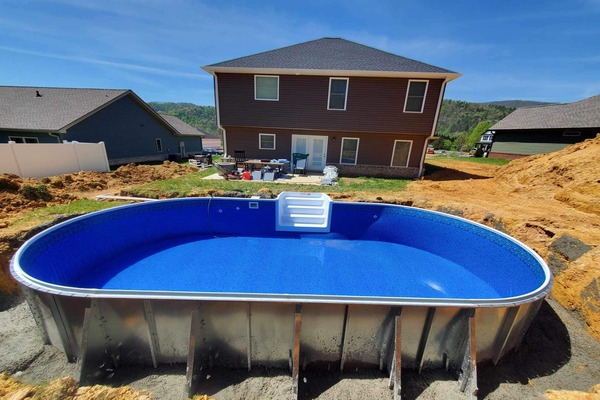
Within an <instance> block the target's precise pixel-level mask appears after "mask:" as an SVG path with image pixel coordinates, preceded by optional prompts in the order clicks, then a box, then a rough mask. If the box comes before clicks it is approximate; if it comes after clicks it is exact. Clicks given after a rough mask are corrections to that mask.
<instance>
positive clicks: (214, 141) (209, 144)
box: [202, 136, 223, 152]
mask: <svg viewBox="0 0 600 400" xmlns="http://www.w3.org/2000/svg"><path fill="white" fill-rule="evenodd" d="M202 147H203V148H204V149H215V150H217V151H219V152H222V151H223V140H221V138H220V137H212V136H204V137H203V138H202Z"/></svg>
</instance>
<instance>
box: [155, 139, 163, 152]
mask: <svg viewBox="0 0 600 400" xmlns="http://www.w3.org/2000/svg"><path fill="white" fill-rule="evenodd" d="M156 151H157V152H159V153H162V140H160V139H156Z"/></svg>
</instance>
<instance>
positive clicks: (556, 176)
mask: <svg viewBox="0 0 600 400" xmlns="http://www.w3.org/2000/svg"><path fill="white" fill-rule="evenodd" d="M496 176H497V178H496V179H497V180H503V181H505V182H506V183H508V184H510V185H511V186H513V188H515V189H517V188H518V189H519V190H526V191H538V192H540V191H543V192H549V194H553V197H554V198H555V199H556V200H558V201H561V202H564V203H565V204H567V205H569V206H571V207H573V208H576V209H578V210H580V211H583V212H586V213H594V214H596V215H600V135H598V136H597V137H596V138H594V139H589V140H586V141H584V142H582V143H577V144H575V145H572V146H569V147H567V148H565V149H563V150H561V151H557V152H554V153H548V154H543V155H538V156H532V157H526V158H521V159H518V160H514V161H512V162H511V163H510V164H508V165H506V166H504V167H502V168H500V169H499V170H498V172H497V175H496Z"/></svg>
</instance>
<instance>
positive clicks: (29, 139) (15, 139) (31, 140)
mask: <svg viewBox="0 0 600 400" xmlns="http://www.w3.org/2000/svg"><path fill="white" fill-rule="evenodd" d="M8 141H9V142H15V143H39V142H40V141H39V140H38V138H36V137H24V136H9V137H8Z"/></svg>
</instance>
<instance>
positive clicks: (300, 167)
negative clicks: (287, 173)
mask: <svg viewBox="0 0 600 400" xmlns="http://www.w3.org/2000/svg"><path fill="white" fill-rule="evenodd" d="M308 156H309V155H308V154H303V153H294V154H292V175H293V174H295V173H296V171H300V173H301V174H302V175H306V159H307V158H308Z"/></svg>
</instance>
